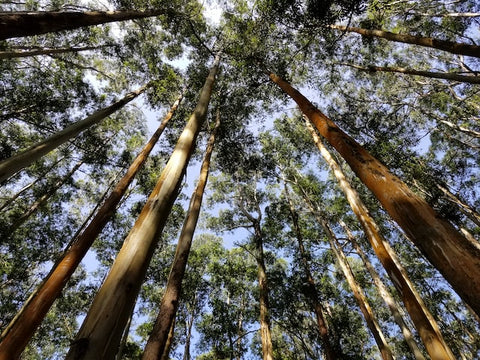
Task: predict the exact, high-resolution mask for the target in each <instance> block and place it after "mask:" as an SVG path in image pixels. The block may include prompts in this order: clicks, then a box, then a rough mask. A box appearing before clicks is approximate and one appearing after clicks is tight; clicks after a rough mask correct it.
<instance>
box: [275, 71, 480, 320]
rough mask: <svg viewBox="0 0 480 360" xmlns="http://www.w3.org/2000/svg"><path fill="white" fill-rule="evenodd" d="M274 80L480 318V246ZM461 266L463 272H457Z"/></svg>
mask: <svg viewBox="0 0 480 360" xmlns="http://www.w3.org/2000/svg"><path fill="white" fill-rule="evenodd" d="M270 78H271V80H272V81H273V82H275V83H276V84H277V85H278V86H279V87H280V88H282V89H283V91H285V92H286V93H287V94H288V95H290V96H291V97H292V99H294V100H295V101H296V103H297V104H298V106H299V107H300V109H301V110H302V112H303V113H304V114H305V115H306V116H307V117H308V118H309V119H310V121H311V122H312V123H313V124H315V127H316V128H317V130H318V131H319V132H320V134H321V135H322V136H323V137H324V138H326V139H327V140H328V142H329V143H330V144H331V145H332V146H333V147H334V148H335V149H336V150H337V151H338V152H339V153H340V154H341V155H342V157H343V158H344V159H345V160H346V161H347V163H348V164H349V165H350V167H351V168H352V170H353V171H354V172H355V174H356V175H357V176H358V177H359V178H360V180H361V181H362V182H363V183H364V184H365V185H366V186H367V187H368V188H369V189H370V190H371V191H372V192H373V194H374V195H375V196H376V197H377V199H378V200H379V201H380V203H381V204H382V205H383V207H384V208H385V210H386V211H387V212H388V213H389V214H390V216H391V217H392V218H393V219H394V220H395V221H396V222H397V223H398V224H399V225H400V227H401V228H402V229H403V230H404V231H405V233H406V234H407V235H408V237H409V238H410V239H411V240H412V241H413V243H414V244H415V245H416V246H417V247H418V248H419V249H420V250H421V251H422V253H423V254H424V255H425V256H426V258H427V259H428V260H429V261H430V262H431V263H432V264H433V265H434V266H435V267H436V268H437V269H438V270H439V271H440V272H441V273H442V275H443V276H444V277H445V279H446V280H447V281H448V282H449V283H450V284H451V285H452V287H453V289H454V290H455V291H456V292H457V293H458V294H459V295H460V297H461V298H462V299H463V300H464V301H465V302H466V303H468V304H469V305H470V306H471V307H472V309H474V311H475V312H477V313H478V314H480V297H479V296H477V295H476V294H480V246H479V245H478V244H474V243H472V242H470V241H468V240H467V239H466V238H465V237H463V236H462V235H461V234H460V233H459V232H458V231H457V230H456V229H455V228H454V227H453V226H452V225H451V224H450V223H449V222H448V221H446V220H444V219H442V218H440V217H439V216H438V215H437V214H436V213H435V211H434V210H433V209H432V208H431V207H430V206H429V205H428V203H427V202H426V201H425V200H424V199H422V198H420V197H419V196H417V195H416V194H415V193H414V192H412V191H411V190H410V189H409V188H408V186H407V185H405V183H403V182H402V181H401V180H400V179H399V178H397V177H396V176H394V175H393V174H391V173H390V172H389V171H388V169H387V168H386V167H385V166H384V165H383V164H381V163H380V161H378V160H377V159H375V158H374V157H373V156H372V155H370V154H369V153H368V152H367V151H366V150H365V149H364V148H363V147H362V146H360V145H359V144H358V143H357V142H356V141H355V140H353V139H352V138H351V137H350V136H348V135H347V134H345V133H344V132H343V131H342V130H340V128H338V126H337V125H335V123H333V122H332V121H331V120H330V119H329V118H327V117H326V116H325V115H324V114H322V113H321V112H320V110H318V109H317V108H316V107H315V106H314V105H313V104H312V103H311V102H310V101H308V100H307V99H306V98H305V97H304V96H303V95H302V94H300V92H298V91H297V90H295V89H294V88H293V87H292V86H291V85H290V84H289V83H287V82H286V81H284V80H283V79H281V78H280V77H278V76H277V75H275V74H273V73H272V74H270ZM458 264H462V266H458Z"/></svg>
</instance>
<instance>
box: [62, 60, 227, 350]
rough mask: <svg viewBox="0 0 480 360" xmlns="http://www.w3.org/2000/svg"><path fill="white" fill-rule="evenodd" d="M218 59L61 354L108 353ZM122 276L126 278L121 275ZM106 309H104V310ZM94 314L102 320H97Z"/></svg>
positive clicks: (171, 194)
mask: <svg viewBox="0 0 480 360" xmlns="http://www.w3.org/2000/svg"><path fill="white" fill-rule="evenodd" d="M219 62H220V56H219V55H217V56H216V57H215V60H214V63H213V65H212V67H211V70H210V73H209V74H208V77H207V79H206V81H205V85H204V87H203V88H202V91H201V93H200V99H199V101H198V104H197V106H196V108H195V110H194V112H193V114H192V115H191V117H190V119H189V122H188V123H187V125H186V127H185V129H184V130H183V132H182V135H181V136H180V138H179V140H178V142H177V145H176V147H175V149H174V151H173V153H172V155H171V157H170V159H169V161H168V162H167V164H166V165H165V168H164V170H163V171H162V175H161V176H160V178H159V180H158V182H157V185H156V186H155V188H154V190H153V191H152V193H151V195H150V197H149V199H148V200H147V203H146V205H145V206H144V208H143V210H142V212H141V213H140V215H139V218H138V220H137V222H136V223H135V225H134V227H133V228H132V230H131V231H130V233H129V235H128V236H127V239H126V240H125V242H124V246H123V247H122V249H121V250H120V252H119V254H118V256H117V258H116V261H115V263H114V264H113V265H112V268H111V270H110V272H109V275H108V276H107V278H106V279H105V281H104V283H103V285H102V287H101V288H100V290H99V292H98V293H97V295H96V297H95V299H94V301H93V303H92V306H91V308H90V310H89V312H88V314H87V317H86V319H85V320H84V322H83V325H82V327H81V329H80V331H79V333H78V334H77V336H76V340H75V341H74V343H73V344H72V347H71V349H70V351H69V354H68V355H67V359H68V358H69V359H81V358H85V357H89V356H100V357H113V356H114V354H115V350H116V348H117V347H118V345H119V343H120V338H121V334H122V333H123V328H124V326H125V324H126V321H127V320H128V317H129V315H130V313H131V311H132V309H133V306H134V304H135V300H136V297H137V294H138V291H139V289H140V285H141V282H142V280H143V278H144V277H145V272H146V270H147V267H148V263H149V261H150V259H151V256H152V254H153V250H154V249H155V246H156V243H157V240H158V236H159V234H161V232H162V230H163V227H164V226H165V222H166V220H167V216H168V214H169V213H170V210H171V208H172V206H173V202H174V201H175V198H176V196H177V193H178V188H179V186H180V184H181V180H182V178H183V175H184V173H185V170H186V167H187V165H188V161H189V160H190V157H191V154H192V152H193V148H194V146H195V141H196V138H197V136H198V133H199V132H200V129H201V126H202V124H203V122H204V121H205V118H206V113H207V109H208V104H209V101H210V96H211V93H212V90H213V85H214V82H215V75H216V73H217V70H218V67H219ZM147 224H148V225H147ZM134 270H135V271H134ZM127 278H129V279H130V280H129V281H125V280H126V279H127ZM106 309H109V311H108V313H107V312H106V311H105V310H106ZM98 319H104V320H103V321H101V322H98ZM106 319H108V321H106ZM112 334H115V336H112Z"/></svg>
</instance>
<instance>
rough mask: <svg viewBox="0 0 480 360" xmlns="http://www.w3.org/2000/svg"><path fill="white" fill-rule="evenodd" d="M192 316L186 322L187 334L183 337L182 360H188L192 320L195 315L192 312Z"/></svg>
mask: <svg viewBox="0 0 480 360" xmlns="http://www.w3.org/2000/svg"><path fill="white" fill-rule="evenodd" d="M191 315H192V316H191V317H190V319H188V322H187V324H186V325H187V329H186V331H187V333H186V336H185V347H184V349H183V360H190V343H191V341H192V328H193V320H194V319H195V314H194V313H193V311H192V314H191Z"/></svg>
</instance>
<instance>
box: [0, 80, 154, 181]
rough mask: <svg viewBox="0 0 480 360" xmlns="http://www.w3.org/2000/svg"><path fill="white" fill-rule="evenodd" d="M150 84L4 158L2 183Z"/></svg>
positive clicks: (132, 97)
mask: <svg viewBox="0 0 480 360" xmlns="http://www.w3.org/2000/svg"><path fill="white" fill-rule="evenodd" d="M148 86H149V84H147V85H145V86H143V87H141V88H140V89H138V90H136V91H132V92H130V93H128V94H127V95H125V96H124V97H123V98H122V99H120V100H118V101H116V102H115V103H113V104H112V105H110V106H108V107H106V108H103V109H101V110H97V111H95V112H94V113H93V114H92V115H89V116H87V117H86V118H85V119H83V120H80V121H78V122H76V123H74V124H71V125H70V126H67V127H66V128H65V129H63V130H62V131H59V132H58V133H55V134H53V135H52V136H50V137H48V138H47V139H45V140H43V141H41V142H39V143H37V144H35V145H32V146H30V147H29V148H28V149H26V150H23V151H22V152H20V153H18V154H17V155H14V156H12V157H9V158H7V159H5V160H2V161H1V162H0V183H2V182H3V181H5V180H6V179H8V178H9V177H10V176H12V175H14V174H15V173H16V172H18V171H20V170H21V169H23V168H25V167H27V166H29V165H31V164H33V163H34V162H35V161H37V160H38V159H40V158H41V157H42V156H43V155H45V154H48V153H49V152H50V151H52V150H53V149H55V148H56V147H58V146H60V145H62V144H63V143H65V142H67V141H68V140H70V139H71V138H73V137H74V136H76V135H78V134H80V133H81V132H82V131H84V130H86V129H88V128H89V127H91V126H93V125H95V124H98V123H99V122H100V121H102V120H103V119H105V118H106V117H107V116H109V115H111V114H113V113H114V112H115V111H117V110H119V109H121V108H122V107H124V106H125V105H126V104H128V103H129V102H130V101H132V100H133V99H135V98H136V97H137V96H139V95H140V94H141V93H143V92H144V91H145V90H146V89H147V87H148Z"/></svg>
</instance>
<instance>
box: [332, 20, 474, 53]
mask: <svg viewBox="0 0 480 360" xmlns="http://www.w3.org/2000/svg"><path fill="white" fill-rule="evenodd" d="M330 27H331V28H333V29H338V30H341V31H348V32H355V33H358V34H360V35H362V36H365V37H378V38H382V39H386V40H390V41H395V42H401V43H405V44H413V45H419V46H425V47H429V48H434V49H438V50H443V51H447V52H449V53H452V54H458V55H467V56H474V57H480V46H477V45H470V44H465V43H457V42H453V41H447V40H440V39H435V38H430V37H423V36H413V35H409V34H395V33H392V32H389V31H383V30H370V29H362V28H357V27H347V26H341V25H331V26H330Z"/></svg>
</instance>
